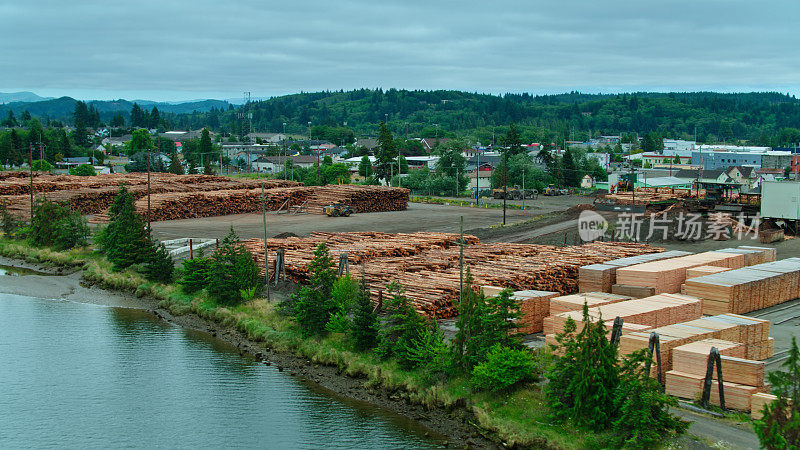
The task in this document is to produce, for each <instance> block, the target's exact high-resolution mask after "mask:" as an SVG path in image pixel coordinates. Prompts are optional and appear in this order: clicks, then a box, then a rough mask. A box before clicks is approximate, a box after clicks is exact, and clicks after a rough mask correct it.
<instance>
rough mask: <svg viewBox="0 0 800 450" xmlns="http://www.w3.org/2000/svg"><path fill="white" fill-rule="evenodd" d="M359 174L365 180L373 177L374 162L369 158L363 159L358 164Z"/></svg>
mask: <svg viewBox="0 0 800 450" xmlns="http://www.w3.org/2000/svg"><path fill="white" fill-rule="evenodd" d="M358 174H359V175H361V176H362V177H364V178H369V177H371V176H372V161H370V160H369V156H367V155H364V156H362V157H361V162H360V163H358Z"/></svg>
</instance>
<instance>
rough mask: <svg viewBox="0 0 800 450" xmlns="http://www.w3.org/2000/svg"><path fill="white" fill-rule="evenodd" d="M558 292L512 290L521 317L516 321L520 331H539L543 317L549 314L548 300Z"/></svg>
mask: <svg viewBox="0 0 800 450" xmlns="http://www.w3.org/2000/svg"><path fill="white" fill-rule="evenodd" d="M557 295H558V292H550V291H537V290H531V289H528V290H524V291H517V292H514V297H513V298H514V299H516V300H517V301H519V305H520V308H519V309H520V312H521V313H522V318H520V319H519V321H517V323H518V325H519V328H517V330H518V331H519V332H520V333H526V334H531V333H540V332H541V331H542V328H543V325H544V318H545V317H547V316H549V315H550V301H551V299H552V298H553V297H556V296H557Z"/></svg>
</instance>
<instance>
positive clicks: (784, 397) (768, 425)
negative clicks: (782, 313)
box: [753, 336, 800, 450]
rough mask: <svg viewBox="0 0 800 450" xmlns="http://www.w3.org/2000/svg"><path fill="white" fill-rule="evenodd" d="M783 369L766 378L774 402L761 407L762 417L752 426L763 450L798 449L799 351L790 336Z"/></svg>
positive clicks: (799, 439)
mask: <svg viewBox="0 0 800 450" xmlns="http://www.w3.org/2000/svg"><path fill="white" fill-rule="evenodd" d="M782 367H783V368H784V369H785V370H780V371H776V372H772V373H770V374H769V375H768V377H769V382H770V383H771V384H772V393H773V394H774V395H776V396H777V397H778V398H777V400H775V401H773V402H772V403H769V404H767V405H766V406H765V407H764V411H763V417H762V418H761V419H759V420H757V421H755V423H754V424H753V427H754V428H755V431H756V434H757V435H758V439H759V441H760V442H761V446H762V447H763V448H766V449H770V450H772V449H784V448H792V449H797V448H800V349H798V347H797V340H796V339H795V337H794V336H792V345H791V347H790V348H789V357H788V358H787V359H786V361H785V362H784V363H783V364H782Z"/></svg>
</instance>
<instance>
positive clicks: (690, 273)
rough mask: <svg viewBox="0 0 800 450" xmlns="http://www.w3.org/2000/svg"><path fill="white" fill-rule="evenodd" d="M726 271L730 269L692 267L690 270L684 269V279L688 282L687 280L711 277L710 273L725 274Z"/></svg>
mask: <svg viewBox="0 0 800 450" xmlns="http://www.w3.org/2000/svg"><path fill="white" fill-rule="evenodd" d="M728 270H732V269H731V268H729V267H717V266H697V267H692V268H691V269H686V279H687V280H688V279H689V278H694V277H702V276H705V275H711V274H712V273H720V272H727V271H728Z"/></svg>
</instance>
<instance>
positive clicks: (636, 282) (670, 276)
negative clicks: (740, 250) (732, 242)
mask: <svg viewBox="0 0 800 450" xmlns="http://www.w3.org/2000/svg"><path fill="white" fill-rule="evenodd" d="M744 261H745V258H744V255H742V254H736V253H721V252H704V253H697V254H694V255H687V256H681V257H678V258H671V259H666V260H661V261H653V262H647V263H644V264H637V265H634V266H629V267H623V268H620V269H617V283H618V284H623V285H627V286H643V287H652V288H654V289H655V293H656V294H661V293H676V292H680V291H681V285H682V284H683V282H684V281H686V269H691V268H693V267H699V266H718V267H727V268H731V269H738V268H740V267H744Z"/></svg>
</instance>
